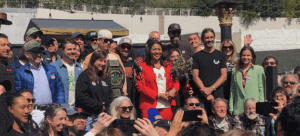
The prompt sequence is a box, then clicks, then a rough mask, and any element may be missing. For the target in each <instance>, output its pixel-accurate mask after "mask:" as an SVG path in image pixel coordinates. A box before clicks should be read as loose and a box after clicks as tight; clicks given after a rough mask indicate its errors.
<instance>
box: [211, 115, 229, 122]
mask: <svg viewBox="0 0 300 136" xmlns="http://www.w3.org/2000/svg"><path fill="white" fill-rule="evenodd" d="M212 119H213V123H214V124H217V121H216V119H215V118H214V116H213V118H212ZM225 122H229V119H228V117H227V115H226V116H225Z"/></svg>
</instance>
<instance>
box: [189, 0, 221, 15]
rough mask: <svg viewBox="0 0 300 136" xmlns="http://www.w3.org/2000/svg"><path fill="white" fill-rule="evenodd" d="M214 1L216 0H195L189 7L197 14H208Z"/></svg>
mask: <svg viewBox="0 0 300 136" xmlns="http://www.w3.org/2000/svg"><path fill="white" fill-rule="evenodd" d="M216 3H217V0H195V1H193V3H192V4H191V9H192V11H193V12H194V13H195V15H197V16H210V15H212V14H213V8H212V7H213V6H214V5H215V4H216Z"/></svg>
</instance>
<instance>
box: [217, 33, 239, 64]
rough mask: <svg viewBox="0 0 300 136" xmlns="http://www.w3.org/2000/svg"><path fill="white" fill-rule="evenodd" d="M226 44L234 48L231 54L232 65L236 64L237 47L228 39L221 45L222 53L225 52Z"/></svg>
mask: <svg viewBox="0 0 300 136" xmlns="http://www.w3.org/2000/svg"><path fill="white" fill-rule="evenodd" d="M225 43H229V44H230V45H231V46H232V47H233V52H232V54H231V59H230V63H231V64H234V63H235V62H236V47H235V44H234V43H233V41H232V40H230V39H226V40H224V41H223V42H222V43H221V46H220V51H222V52H223V49H222V48H223V46H224V45H225Z"/></svg>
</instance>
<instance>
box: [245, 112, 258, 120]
mask: <svg viewBox="0 0 300 136" xmlns="http://www.w3.org/2000/svg"><path fill="white" fill-rule="evenodd" d="M246 116H247V118H248V119H250V120H254V119H256V118H257V116H258V114H256V113H255V115H250V114H249V113H246Z"/></svg>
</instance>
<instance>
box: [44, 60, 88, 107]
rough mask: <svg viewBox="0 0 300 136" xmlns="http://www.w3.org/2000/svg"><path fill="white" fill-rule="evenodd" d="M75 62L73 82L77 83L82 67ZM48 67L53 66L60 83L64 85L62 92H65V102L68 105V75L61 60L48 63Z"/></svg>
mask: <svg viewBox="0 0 300 136" xmlns="http://www.w3.org/2000/svg"><path fill="white" fill-rule="evenodd" d="M74 62H75V81H77V78H78V76H79V75H80V73H81V72H82V71H83V69H82V67H81V66H80V64H79V63H78V62H76V61H74ZM50 65H53V66H55V68H56V70H57V72H58V74H59V76H60V78H61V81H62V83H63V84H64V90H65V102H66V103H68V100H69V74H68V69H67V67H66V66H65V65H64V63H63V62H62V60H61V58H59V59H58V60H56V61H54V62H52V63H50Z"/></svg>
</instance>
